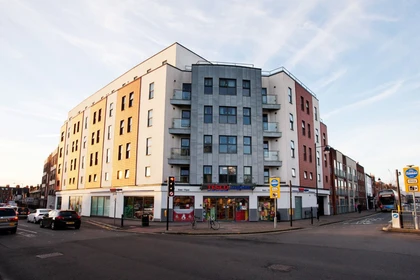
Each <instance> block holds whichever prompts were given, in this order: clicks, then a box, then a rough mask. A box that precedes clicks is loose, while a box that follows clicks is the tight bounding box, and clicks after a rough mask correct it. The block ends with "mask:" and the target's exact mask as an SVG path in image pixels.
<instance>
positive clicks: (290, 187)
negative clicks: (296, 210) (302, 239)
mask: <svg viewBox="0 0 420 280" xmlns="http://www.w3.org/2000/svg"><path fill="white" fill-rule="evenodd" d="M289 195H290V202H289V206H290V209H289V215H290V226H291V227H292V226H293V213H292V180H289Z"/></svg>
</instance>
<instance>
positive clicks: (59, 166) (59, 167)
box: [57, 164, 61, 174]
mask: <svg viewBox="0 0 420 280" xmlns="http://www.w3.org/2000/svg"><path fill="white" fill-rule="evenodd" d="M60 173H61V164H59V165H58V171H57V174H60Z"/></svg>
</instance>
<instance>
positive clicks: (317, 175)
mask: <svg viewBox="0 0 420 280" xmlns="http://www.w3.org/2000/svg"><path fill="white" fill-rule="evenodd" d="M316 179H317V180H318V182H320V181H321V175H320V174H316ZM327 183H328V180H327Z"/></svg>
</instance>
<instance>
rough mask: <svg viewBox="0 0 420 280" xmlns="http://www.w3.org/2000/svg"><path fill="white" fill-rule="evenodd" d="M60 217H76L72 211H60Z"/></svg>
mask: <svg viewBox="0 0 420 280" xmlns="http://www.w3.org/2000/svg"><path fill="white" fill-rule="evenodd" d="M60 216H62V217H73V218H76V217H77V216H78V215H77V213H76V212H74V211H61V212H60Z"/></svg>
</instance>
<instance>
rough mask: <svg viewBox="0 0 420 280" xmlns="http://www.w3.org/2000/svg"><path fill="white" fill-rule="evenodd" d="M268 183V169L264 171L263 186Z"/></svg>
mask: <svg viewBox="0 0 420 280" xmlns="http://www.w3.org/2000/svg"><path fill="white" fill-rule="evenodd" d="M269 181H270V169H268V168H265V169H264V184H268V183H269Z"/></svg>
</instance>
